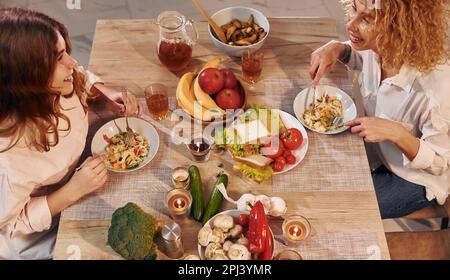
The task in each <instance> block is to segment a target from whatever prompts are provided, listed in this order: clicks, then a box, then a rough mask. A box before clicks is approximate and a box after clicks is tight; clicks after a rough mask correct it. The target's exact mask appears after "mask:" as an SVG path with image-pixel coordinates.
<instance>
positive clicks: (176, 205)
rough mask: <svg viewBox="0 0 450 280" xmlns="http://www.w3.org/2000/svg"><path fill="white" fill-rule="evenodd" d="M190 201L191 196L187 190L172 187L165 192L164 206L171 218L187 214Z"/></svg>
mask: <svg viewBox="0 0 450 280" xmlns="http://www.w3.org/2000/svg"><path fill="white" fill-rule="evenodd" d="M191 203H192V196H191V193H190V192H189V191H186V190H183V189H173V190H171V191H169V192H168V193H167V196H166V206H167V208H168V209H169V211H170V213H171V215H172V217H173V218H179V217H184V216H186V215H189V210H190V207H191Z"/></svg>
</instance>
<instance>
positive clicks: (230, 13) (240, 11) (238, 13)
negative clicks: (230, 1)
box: [208, 7, 270, 56]
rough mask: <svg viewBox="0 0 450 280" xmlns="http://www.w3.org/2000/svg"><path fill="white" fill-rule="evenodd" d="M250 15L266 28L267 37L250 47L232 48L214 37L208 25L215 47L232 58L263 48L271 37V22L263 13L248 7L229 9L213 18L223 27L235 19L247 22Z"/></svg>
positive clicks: (217, 13)
mask: <svg viewBox="0 0 450 280" xmlns="http://www.w3.org/2000/svg"><path fill="white" fill-rule="evenodd" d="M250 15H253V17H254V19H255V23H256V24H258V25H259V26H260V27H262V28H264V31H265V32H267V35H266V37H264V38H263V39H262V40H261V41H259V42H257V43H255V44H252V45H250V46H230V45H228V44H225V43H222V42H221V41H220V40H219V39H217V38H216V37H215V36H214V35H213V33H212V31H211V27H210V26H209V25H208V32H209V35H210V36H211V39H212V41H213V43H214V45H216V47H217V48H218V49H219V50H221V51H222V52H224V53H226V54H228V55H230V56H241V55H242V54H243V53H244V52H245V51H247V50H252V51H256V50H259V49H260V48H261V47H262V46H263V44H264V41H266V39H267V37H268V36H269V30H270V25H269V21H268V20H267V17H266V16H265V15H264V14H263V13H261V12H260V11H258V10H256V9H253V8H248V7H229V8H225V9H222V10H220V11H218V12H216V13H215V14H213V15H212V16H211V18H212V19H213V20H214V21H215V22H216V23H217V25H219V26H222V25H224V24H227V23H229V22H230V21H232V20H233V19H238V20H241V21H244V22H246V21H247V20H248V17H249V16H250Z"/></svg>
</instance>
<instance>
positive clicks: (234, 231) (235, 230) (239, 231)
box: [230, 224, 242, 238]
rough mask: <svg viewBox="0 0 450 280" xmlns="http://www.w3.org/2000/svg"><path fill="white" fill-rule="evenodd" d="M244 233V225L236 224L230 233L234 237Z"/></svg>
mask: <svg viewBox="0 0 450 280" xmlns="http://www.w3.org/2000/svg"><path fill="white" fill-rule="evenodd" d="M241 234H242V226H241V225H238V224H236V225H234V227H233V228H232V229H231V230H230V235H231V237H232V238H237V237H239V236H241Z"/></svg>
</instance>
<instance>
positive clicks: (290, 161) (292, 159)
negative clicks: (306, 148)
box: [286, 155, 296, 164]
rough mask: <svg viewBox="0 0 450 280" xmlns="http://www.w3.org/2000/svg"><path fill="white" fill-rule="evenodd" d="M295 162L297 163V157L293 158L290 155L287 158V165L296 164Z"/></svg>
mask: <svg viewBox="0 0 450 280" xmlns="http://www.w3.org/2000/svg"><path fill="white" fill-rule="evenodd" d="M295 161H296V158H295V156H293V155H288V156H287V157H286V163H287V164H294V163H295Z"/></svg>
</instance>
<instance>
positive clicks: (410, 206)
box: [372, 166, 436, 219]
mask: <svg viewBox="0 0 450 280" xmlns="http://www.w3.org/2000/svg"><path fill="white" fill-rule="evenodd" d="M372 179H373V184H374V185H375V192H376V194H377V199H378V205H379V207H380V212H381V218H382V219H390V218H399V217H403V216H406V215H408V214H410V213H412V212H414V211H417V210H420V209H422V208H425V207H427V206H430V205H433V204H436V200H435V199H433V200H432V201H428V200H427V198H426V192H425V188H424V187H423V186H420V185H416V184H414V183H411V182H409V181H406V180H405V179H402V178H401V177H399V176H397V175H395V174H394V173H392V172H391V171H390V170H389V169H387V168H386V167H385V166H382V167H380V168H378V169H376V170H375V171H374V172H372Z"/></svg>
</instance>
